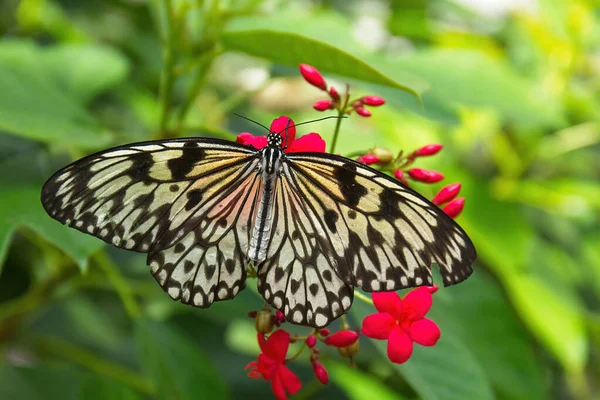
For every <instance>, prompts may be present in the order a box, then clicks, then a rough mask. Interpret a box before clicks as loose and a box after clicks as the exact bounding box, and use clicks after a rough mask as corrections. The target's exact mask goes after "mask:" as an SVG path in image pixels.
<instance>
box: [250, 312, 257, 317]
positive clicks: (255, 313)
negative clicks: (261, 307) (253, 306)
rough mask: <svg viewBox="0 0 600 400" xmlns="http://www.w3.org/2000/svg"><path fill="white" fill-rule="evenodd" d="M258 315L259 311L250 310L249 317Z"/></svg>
mask: <svg viewBox="0 0 600 400" xmlns="http://www.w3.org/2000/svg"><path fill="white" fill-rule="evenodd" d="M257 315H258V312H257V311H248V318H256V316H257Z"/></svg>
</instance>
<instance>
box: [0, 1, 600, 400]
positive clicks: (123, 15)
mask: <svg viewBox="0 0 600 400" xmlns="http://www.w3.org/2000/svg"><path fill="white" fill-rule="evenodd" d="M599 19H600V9H599V8H598V4H597V2H595V1H593V0H587V1H586V0H537V1H536V0H486V1H479V0H429V1H426V0H391V1H383V0H381V1H359V0H345V1H342V0H338V1H267V0H265V1H261V0H246V1H244V0H242V1H233V0H230V1H226V0H221V1H219V0H213V1H210V0H206V1H202V0H198V1H192V0H179V1H172V2H169V1H166V0H165V1H160V0H154V1H152V0H148V1H143V0H108V1H100V0H88V1H75V0H23V1H16V0H4V1H2V2H1V3H0V32H1V34H2V41H1V42H0V144H1V145H0V398H1V399H15V398H19V399H38V398H44V399H107V398H110V399H145V398H160V399H195V400H198V399H204V398H210V399H215V400H216V399H237V398H259V397H260V398H271V396H272V392H271V388H270V385H269V384H268V383H266V382H264V381H254V380H252V379H249V378H248V377H247V376H246V373H247V371H244V367H245V365H246V364H247V363H249V362H250V361H252V360H254V359H255V358H256V356H257V354H258V352H259V350H258V348H257V345H256V336H255V331H254V325H253V321H252V320H251V319H249V318H248V317H247V316H246V314H247V312H248V311H250V310H253V309H254V310H256V309H260V307H261V306H262V304H263V303H262V301H261V299H260V297H259V296H258V294H257V293H256V290H255V286H256V285H255V282H254V281H249V282H248V288H247V289H246V290H244V291H243V292H242V293H241V294H240V295H238V296H237V297H236V298H235V299H234V300H233V301H228V302H224V303H218V304H215V305H213V306H212V307H211V308H210V309H207V310H200V309H195V308H193V307H189V306H184V305H182V304H180V303H177V302H174V301H171V300H170V298H169V297H168V296H167V295H166V294H165V293H164V292H163V291H162V290H161V289H160V287H159V286H158V284H157V283H156V282H155V281H154V279H153V278H152V276H151V275H150V273H149V271H148V267H146V265H145V256H144V255H141V254H135V253H130V252H126V251H121V250H117V249H114V248H112V247H109V246H107V245H105V244H104V242H102V241H100V240H99V239H95V238H92V237H89V236H87V235H84V234H81V233H79V232H78V231H75V230H72V229H68V228H66V227H64V226H62V225H60V224H59V223H58V222H56V221H54V220H52V219H50V218H49V217H48V216H47V215H46V214H45V212H44V210H43V209H42V207H41V204H40V201H39V194H40V188H41V186H42V184H43V182H44V181H45V180H46V179H47V178H48V177H50V176H51V174H52V173H53V172H55V171H56V170H57V169H58V168H60V167H63V166H65V165H66V164H67V163H69V162H71V161H72V160H74V159H77V158H80V157H82V156H84V155H86V154H89V153H92V152H94V151H99V150H102V149H106V148H108V147H111V146H113V145H117V144H122V143H129V142H134V141H141V140H148V139H159V138H167V137H178V136H213V137H222V138H228V139H232V140H233V139H234V138H235V136H236V134H237V133H239V132H242V131H250V132H253V133H255V134H260V133H262V132H261V130H260V128H257V127H256V126H255V125H252V124H250V123H249V122H247V121H245V120H242V119H240V118H237V117H235V116H234V115H233V113H234V112H236V113H240V114H242V115H244V116H247V117H249V118H253V119H255V120H257V121H260V122H262V123H263V124H265V125H268V124H269V123H270V121H271V120H272V119H273V118H275V117H277V116H279V115H281V114H286V115H289V116H291V117H292V118H294V120H296V121H305V120H309V119H315V118H319V117H323V116H325V115H328V113H318V112H317V111H314V110H313V109H312V104H313V102H314V101H315V100H318V99H322V98H323V96H322V93H321V92H319V90H318V89H316V88H314V87H312V86H310V85H308V84H307V83H306V82H304V81H303V80H302V78H301V77H300V75H299V73H298V69H297V66H298V64H300V63H308V64H311V65H314V66H315V67H317V68H318V69H319V70H320V71H321V72H323V73H324V75H325V77H326V79H327V81H328V83H330V84H333V85H335V86H336V87H337V88H338V89H339V90H343V87H344V85H345V84H346V83H350V85H351V90H352V93H354V94H356V95H357V96H361V95H366V94H372V95H379V96H382V97H384V98H385V99H386V101H387V104H386V105H384V106H382V107H379V108H377V109H373V110H372V112H373V116H372V117H370V118H362V117H359V116H357V115H352V116H351V118H349V119H347V120H345V121H343V123H342V133H341V136H340V143H339V145H338V148H337V149H336V152H340V153H341V154H349V153H352V152H360V151H366V150H367V149H369V148H371V147H373V146H375V145H376V146H383V147H387V148H389V149H390V150H392V151H393V152H398V151H400V150H405V151H412V150H414V149H416V148H418V147H420V146H423V145H426V144H430V143H442V144H444V146H445V148H444V150H443V151H442V153H440V155H439V156H436V157H432V158H428V159H426V160H424V161H422V162H420V164H419V166H420V167H423V168H430V169H435V170H438V171H441V172H443V173H444V174H445V176H446V179H445V180H444V181H442V182H440V183H437V184H434V185H429V186H427V185H424V184H421V185H419V184H416V185H414V187H415V188H416V189H417V190H419V191H420V192H421V193H423V194H424V195H425V196H427V197H429V198H431V197H432V195H433V194H435V193H436V191H437V190H439V189H440V188H441V187H442V186H443V185H445V184H448V183H453V182H461V183H462V185H463V191H462V192H461V195H463V196H465V197H466V207H465V210H464V212H463V214H462V215H461V216H460V217H459V218H458V219H457V221H458V222H459V223H460V224H461V225H462V226H463V227H464V228H465V230H466V231H467V232H468V233H469V235H470V236H471V238H472V239H473V242H474V243H475V245H476V247H477V250H478V254H479V259H478V261H477V263H476V265H475V273H474V274H473V275H472V277H471V278H469V279H468V280H467V281H465V282H464V283H462V284H460V285H457V286H455V287H450V288H442V289H441V290H440V291H439V292H438V293H437V294H436V295H435V296H434V305H433V308H432V310H431V312H430V314H428V316H429V317H431V318H432V319H433V320H435V321H436V322H437V323H438V324H439V326H440V328H441V331H442V338H441V339H440V341H439V343H438V345H437V346H435V347H430V348H423V347H418V348H416V349H415V353H414V355H413V357H412V358H411V359H410V360H409V361H408V362H407V363H406V364H403V365H394V364H392V363H391V362H389V360H387V358H386V355H385V346H383V347H382V346H380V345H381V344H382V342H378V343H375V342H373V341H372V340H370V339H368V338H361V340H360V345H361V349H360V351H359V353H358V355H357V357H356V359H355V361H356V364H357V365H356V367H355V368H352V367H350V366H349V363H348V360H347V359H343V358H341V357H340V356H339V355H338V354H337V351H335V349H323V352H322V355H321V359H322V361H323V363H324V364H325V366H326V367H327V369H328V370H329V375H330V383H329V384H328V385H321V384H320V383H319V382H318V381H317V380H316V378H314V375H313V373H312V369H311V367H310V364H309V362H308V360H307V359H306V357H305V358H303V359H300V360H299V361H298V362H294V363H293V364H291V365H290V366H291V368H292V369H293V370H294V371H295V372H297V373H298V374H299V376H300V377H301V379H302V381H303V388H302V390H301V391H300V392H299V393H298V394H297V395H296V396H294V398H296V399H367V398H377V399H428V400H434V399H435V400H437V399H457V400H458V399H461V400H464V399H505V400H512V399H594V398H600V245H599V244H600V230H599V225H598V219H599V210H600V185H599V184H598V179H599V177H600V153H599V150H600V145H599V142H600V96H599V94H600V78H599V76H600V75H599V72H600V24H599ZM411 91H412V92H413V93H411ZM415 94H417V95H420V96H421V98H422V105H421V104H420V103H419V101H418V100H417V97H416V96H415ZM334 124H335V121H334V122H332V121H323V122H320V123H315V124H313V125H309V126H306V127H303V128H306V129H300V128H299V133H307V132H310V131H316V132H319V133H320V134H321V135H322V136H323V137H324V138H325V139H326V140H327V141H329V140H330V139H331V135H332V132H333V128H334ZM438 282H439V281H438ZM372 312H374V310H373V308H372V307H370V306H368V305H366V304H363V303H360V302H358V301H355V304H354V306H353V308H352V310H351V311H350V320H351V321H352V324H353V326H354V327H360V321H361V320H362V318H364V316H365V315H367V314H370V313H372ZM332 329H333V330H335V329H336V327H335V326H334V327H333V328H332ZM298 332H303V333H304V334H306V329H305V330H304V331H302V330H299V331H298Z"/></svg>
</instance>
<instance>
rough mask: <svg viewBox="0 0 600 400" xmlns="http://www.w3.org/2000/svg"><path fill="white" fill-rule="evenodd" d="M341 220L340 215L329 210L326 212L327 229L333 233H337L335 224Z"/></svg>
mask: <svg viewBox="0 0 600 400" xmlns="http://www.w3.org/2000/svg"><path fill="white" fill-rule="evenodd" d="M338 218H339V215H338V213H336V212H335V211H333V210H327V211H325V218H324V219H325V223H326V224H327V227H328V228H329V230H330V231H331V232H332V233H336V232H337V228H336V227H335V223H336V222H337V220H338Z"/></svg>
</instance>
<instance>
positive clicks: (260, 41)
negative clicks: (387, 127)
mask: <svg viewBox="0 0 600 400" xmlns="http://www.w3.org/2000/svg"><path fill="white" fill-rule="evenodd" d="M221 39H222V42H223V45H224V46H225V49H226V50H230V51H241V52H244V53H246V54H250V55H252V56H256V57H261V58H266V59H268V60H270V61H273V62H275V63H278V64H283V65H288V66H290V67H296V68H297V67H298V65H299V64H301V63H305V64H310V65H313V66H314V67H316V68H318V69H319V70H320V71H321V72H323V73H331V74H335V75H339V76H345V77H349V78H354V79H358V80H361V81H364V82H369V83H374V84H378V85H382V86H388V87H392V88H395V89H400V90H402V91H405V92H408V93H411V94H412V95H414V96H415V97H416V98H417V99H420V97H419V91H420V90H421V89H419V88H418V87H417V86H418V85H420V84H422V83H420V82H419V83H416V84H414V85H413V82H408V81H407V76H406V74H403V73H402V72H401V71H400V70H397V71H396V73H395V74H389V75H386V74H384V73H383V72H381V71H379V70H377V69H376V68H375V67H373V66H371V65H369V64H367V63H366V62H364V61H362V60H361V59H360V58H357V57H355V56H353V55H351V54H349V53H347V52H345V51H343V50H341V49H339V48H336V47H334V46H331V45H330V44H328V43H325V42H322V41H319V40H315V39H312V38H309V37H306V36H302V35H299V34H296V33H290V32H284V31H278V30H273V29H254V30H240V31H232V30H230V31H227V32H225V33H224V34H223V37H222V38H221ZM273 49H285V51H275V52H274V51H273Z"/></svg>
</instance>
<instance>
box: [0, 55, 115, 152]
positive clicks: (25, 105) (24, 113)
mask: <svg viewBox="0 0 600 400" xmlns="http://www.w3.org/2000/svg"><path fill="white" fill-rule="evenodd" d="M0 129H2V130H4V131H6V132H9V133H12V134H14V135H18V136H22V137H27V138H31V139H35V140H38V141H41V142H45V143H51V144H63V145H73V146H79V147H87V148H94V147H98V146H102V145H106V144H107V143H108V142H109V140H110V136H109V135H108V134H107V133H106V132H104V130H103V128H102V127H101V126H100V125H99V124H98V122H96V121H95V120H94V118H93V117H92V116H90V115H89V114H88V113H87V111H86V110H85V109H84V108H82V107H81V105H80V104H79V103H78V102H77V101H76V100H75V99H73V98H72V97H69V96H68V95H67V94H66V93H64V92H61V91H60V90H59V89H58V88H57V87H56V86H55V85H53V84H52V83H51V82H49V81H48V80H47V79H45V78H43V77H40V76H39V75H38V74H36V73H34V72H32V71H29V70H27V69H19V68H17V67H12V66H9V65H0Z"/></svg>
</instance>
